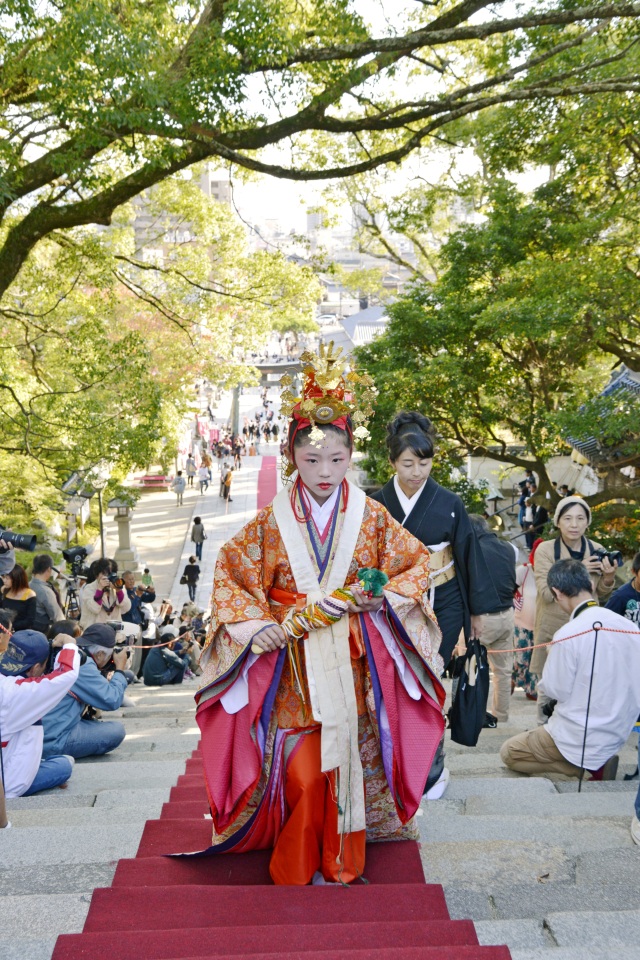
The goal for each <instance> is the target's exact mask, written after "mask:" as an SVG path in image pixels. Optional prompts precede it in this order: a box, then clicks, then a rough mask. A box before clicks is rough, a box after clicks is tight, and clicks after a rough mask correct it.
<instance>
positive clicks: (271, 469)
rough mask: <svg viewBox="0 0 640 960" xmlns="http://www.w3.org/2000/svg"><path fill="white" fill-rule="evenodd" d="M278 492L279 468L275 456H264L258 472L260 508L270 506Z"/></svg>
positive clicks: (258, 504) (258, 506) (258, 505)
mask: <svg viewBox="0 0 640 960" xmlns="http://www.w3.org/2000/svg"><path fill="white" fill-rule="evenodd" d="M277 492H278V468H277V461H276V458H275V457H263V458H262V466H261V467H260V471H259V473H258V503H257V508H258V510H262V508H263V507H268V506H269V504H270V503H271V501H272V500H273V498H274V497H275V495H276V493H277Z"/></svg>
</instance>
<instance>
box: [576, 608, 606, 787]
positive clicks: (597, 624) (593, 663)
mask: <svg viewBox="0 0 640 960" xmlns="http://www.w3.org/2000/svg"><path fill="white" fill-rule="evenodd" d="M600 630H602V623H601V621H600V620H596V621H595V623H594V624H593V632H594V634H595V637H594V638H593V657H592V659H591V676H590V677H589V692H588V694H587V711H586V714H585V718H584V737H583V739H582V756H581V758H580V778H579V780H578V793H581V792H582V781H583V779H584V755H585V751H586V749H587V727H588V726H589V708H590V706H591V691H592V689H593V674H594V671H595V668H596V651H597V649H598V633H599V632H600Z"/></svg>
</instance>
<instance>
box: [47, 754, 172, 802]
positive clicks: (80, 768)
mask: <svg viewBox="0 0 640 960" xmlns="http://www.w3.org/2000/svg"><path fill="white" fill-rule="evenodd" d="M181 773H184V758H183V759H179V760H178V759H177V760H169V761H163V760H144V761H138V762H136V763H135V764H132V763H131V762H129V761H127V760H118V759H117V751H116V753H115V754H114V757H113V759H112V760H110V761H109V762H108V763H97V762H89V763H82V762H79V763H76V765H75V768H74V771H73V776H72V777H71V780H70V781H69V785H68V787H67V789H66V791H65V793H66V794H69V795H70V796H73V795H74V794H86V793H88V792H89V790H91V789H92V790H93V791H94V792H97V791H98V790H116V789H124V790H128V789H131V787H132V785H133V784H135V786H136V787H137V788H142V787H144V788H148V787H163V786H165V785H167V786H170V785H172V784H174V783H175V781H176V780H177V778H178V777H179V776H180V774H181Z"/></svg>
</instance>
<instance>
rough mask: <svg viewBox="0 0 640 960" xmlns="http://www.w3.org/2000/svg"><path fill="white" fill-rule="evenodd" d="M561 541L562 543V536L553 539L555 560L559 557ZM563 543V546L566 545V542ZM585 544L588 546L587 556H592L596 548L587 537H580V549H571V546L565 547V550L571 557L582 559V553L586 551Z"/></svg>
mask: <svg viewBox="0 0 640 960" xmlns="http://www.w3.org/2000/svg"><path fill="white" fill-rule="evenodd" d="M563 543H564V540H563V539H562V537H556V539H555V540H554V541H553V559H554V560H555V561H556V562H557V561H558V560H559V559H560V549H561V545H562V544H563ZM564 545H565V547H567V544H566V543H564ZM587 546H588V547H589V556H590V557H592V556H593V554H594V553H595V552H596V548H595V547H594V545H593V543H592V542H591V540H589V539H588V538H587V537H583V538H582V545H581V547H580V550H572V549H571V547H567V550H568V551H569V554H570V555H571V559H572V560H584V555H585V553H586V550H587Z"/></svg>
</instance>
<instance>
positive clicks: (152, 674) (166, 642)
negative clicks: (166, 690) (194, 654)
mask: <svg viewBox="0 0 640 960" xmlns="http://www.w3.org/2000/svg"><path fill="white" fill-rule="evenodd" d="M176 634H177V630H176V628H175V627H169V628H168V629H165V630H164V632H162V633H161V634H160V639H159V640H158V643H157V645H156V646H154V647H152V648H151V650H149V656H148V657H147V659H146V660H145V662H144V669H143V672H142V678H143V680H144V685H145V687H165V686H167V685H169V684H178V683H182V681H183V679H184V675H185V671H186V669H187V666H188V663H189V658H188V657H180V656H179V655H178V654H177V653H176V652H175V650H174V649H173V648H174V647H175V645H176Z"/></svg>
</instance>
